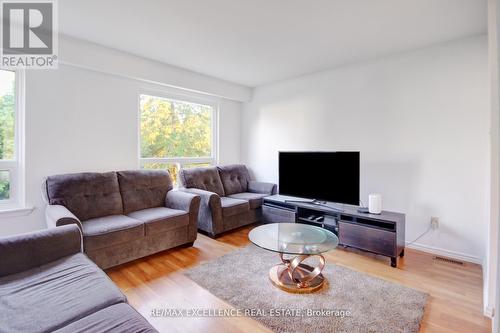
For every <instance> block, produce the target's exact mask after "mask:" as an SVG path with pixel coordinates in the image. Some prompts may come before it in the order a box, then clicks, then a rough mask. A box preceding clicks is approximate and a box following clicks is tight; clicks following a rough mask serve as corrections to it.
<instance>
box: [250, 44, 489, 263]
mask: <svg viewBox="0 0 500 333" xmlns="http://www.w3.org/2000/svg"><path fill="white" fill-rule="evenodd" d="M488 80H489V79H488V59H487V40H486V36H478V37H474V38H469V39H464V40H460V41H454V42H450V43H447V44H441V45H438V46H435V47H431V48H426V49H421V50H416V51H413V52H408V53H403V54H398V55H394V56H391V57H385V58H381V59H376V60H372V61H369V62H364V63H360V64H355V65H351V66H347V67H342V68H339V69H334V70H330V71H325V72H321V73H317V74H314V75H308V76H304V77H300V78H296V79H292V80H287V81H284V82H279V83H276V84H272V85H268V86H264V87H259V88H257V89H255V91H254V97H253V99H252V101H251V102H250V103H248V104H246V105H245V107H244V112H243V116H242V131H243V137H242V160H243V162H245V163H247V164H248V165H249V167H250V168H251V169H252V170H253V172H254V173H255V175H256V177H257V178H258V179H260V180H268V181H277V179H278V170H277V167H278V161H277V157H278V151H279V150H325V151H329V150H356V151H360V152H361V198H362V200H363V201H364V202H365V203H366V201H367V196H368V194H369V193H371V192H380V193H382V196H383V202H384V208H385V209H386V210H394V211H400V212H404V213H406V219H407V222H406V240H407V241H412V240H413V239H415V238H416V237H417V236H418V235H420V234H421V233H422V232H424V231H425V230H426V229H427V228H428V226H429V223H430V217H431V216H438V217H439V218H440V223H441V225H440V230H439V231H437V232H435V233H433V234H431V235H429V236H427V237H425V238H423V239H421V240H420V241H418V244H421V245H423V246H426V247H432V248H435V249H439V250H442V251H444V252H445V253H446V254H453V255H455V256H458V257H463V258H465V259H469V260H473V261H476V262H480V263H482V260H483V258H484V256H485V252H486V243H487V226H488V209H489V207H488V203H487V196H488V194H489V184H488V181H489V167H488V166H489V134H488V131H489V102H488V96H489V95H488ZM312 170H314V169H312Z"/></svg>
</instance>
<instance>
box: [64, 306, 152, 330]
mask: <svg viewBox="0 0 500 333" xmlns="http://www.w3.org/2000/svg"><path fill="white" fill-rule="evenodd" d="M55 332H57V333H101V332H113V333H153V332H158V331H157V330H155V329H154V328H153V327H152V326H151V325H150V324H149V323H148V322H147V321H146V319H144V317H142V316H141V315H140V314H139V313H138V312H137V311H135V310H134V309H133V308H132V307H131V306H130V305H128V304H125V303H119V304H115V305H112V306H109V307H107V308H105V309H102V310H99V311H97V312H94V313H92V314H91V315H89V316H87V317H84V318H82V319H80V320H77V321H75V322H73V323H71V324H69V325H67V326H65V327H63V328H61V329H59V330H57V331H55Z"/></svg>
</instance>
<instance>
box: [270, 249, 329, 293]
mask: <svg viewBox="0 0 500 333" xmlns="http://www.w3.org/2000/svg"><path fill="white" fill-rule="evenodd" d="M313 256H317V257H318V258H319V265H318V266H316V267H312V266H310V265H306V264H303V263H302V262H303V261H304V260H306V259H307V258H310V257H313ZM280 258H281V261H282V263H281V264H278V265H276V266H273V267H272V268H271V269H270V270H269V279H270V280H271V282H272V283H273V284H274V285H275V286H276V287H278V288H280V289H282V290H284V291H287V292H290V293H311V292H314V291H317V290H319V289H321V287H323V284H324V282H325V278H324V277H323V274H321V271H322V270H323V268H324V267H325V258H324V257H323V256H322V255H320V254H312V255H306V254H302V255H299V256H297V257H294V258H291V259H284V258H283V254H282V253H280Z"/></svg>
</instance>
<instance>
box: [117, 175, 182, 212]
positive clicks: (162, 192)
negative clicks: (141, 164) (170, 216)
mask: <svg viewBox="0 0 500 333" xmlns="http://www.w3.org/2000/svg"><path fill="white" fill-rule="evenodd" d="M118 182H119V183H120V192H121V194H122V198H123V211H124V213H125V214H128V213H130V212H135V211H136V210H141V209H146V208H153V207H165V197H166V196H167V192H168V191H170V190H171V189H172V188H173V186H172V180H171V179H170V175H169V173H168V171H166V170H131V171H119V172H118Z"/></svg>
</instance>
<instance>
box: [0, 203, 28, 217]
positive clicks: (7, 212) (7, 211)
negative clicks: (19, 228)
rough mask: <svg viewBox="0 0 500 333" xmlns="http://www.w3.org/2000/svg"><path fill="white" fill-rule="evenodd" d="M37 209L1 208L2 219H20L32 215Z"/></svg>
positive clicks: (0, 215)
mask: <svg viewBox="0 0 500 333" xmlns="http://www.w3.org/2000/svg"><path fill="white" fill-rule="evenodd" d="M34 210H35V207H32V206H30V207H0V218H7V217H19V216H26V215H29V214H31V212H33V211H34Z"/></svg>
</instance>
